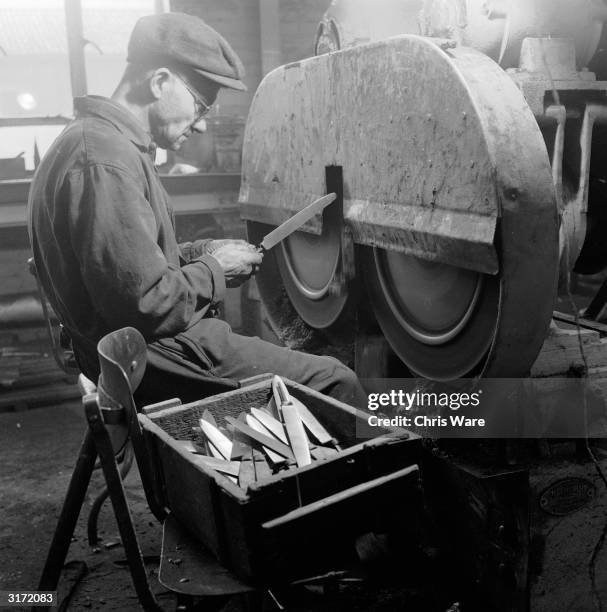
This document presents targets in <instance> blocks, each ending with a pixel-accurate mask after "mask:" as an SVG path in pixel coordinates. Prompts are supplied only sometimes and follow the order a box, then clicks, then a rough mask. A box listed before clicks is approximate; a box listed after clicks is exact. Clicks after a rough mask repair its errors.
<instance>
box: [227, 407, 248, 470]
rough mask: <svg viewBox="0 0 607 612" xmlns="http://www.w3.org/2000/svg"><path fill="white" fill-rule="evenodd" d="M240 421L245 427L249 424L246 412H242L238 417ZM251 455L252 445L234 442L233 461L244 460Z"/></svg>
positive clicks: (240, 441) (241, 441)
mask: <svg viewBox="0 0 607 612" xmlns="http://www.w3.org/2000/svg"><path fill="white" fill-rule="evenodd" d="M238 420H239V421H240V422H241V423H243V424H244V425H246V424H247V415H246V413H244V412H241V413H240V414H239V415H238ZM250 455H251V445H250V444H247V443H246V442H244V441H243V440H232V456H231V459H232V461H234V460H235V459H244V458H245V457H248V456H250Z"/></svg>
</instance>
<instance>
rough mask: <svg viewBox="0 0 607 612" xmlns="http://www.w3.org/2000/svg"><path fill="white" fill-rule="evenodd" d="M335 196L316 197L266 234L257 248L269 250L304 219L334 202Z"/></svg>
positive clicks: (304, 220)
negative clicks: (316, 198)
mask: <svg viewBox="0 0 607 612" xmlns="http://www.w3.org/2000/svg"><path fill="white" fill-rule="evenodd" d="M336 197H337V195H336V194H335V193H329V194H327V195H326V196H323V197H322V198H318V200H314V202H312V203H311V204H308V205H307V206H306V207H305V208H303V209H302V210H300V211H299V212H298V213H296V214H294V215H293V216H292V217H291V218H290V219H287V220H286V221H285V222H284V223H281V224H280V225H279V226H278V227H277V228H276V229H273V230H272V231H271V232H270V233H269V234H266V235H265V236H264V238H263V240H262V241H261V244H260V245H259V248H260V249H261V250H263V251H269V250H270V249H271V248H272V247H275V246H276V245H277V244H278V243H279V242H280V241H281V240H284V239H285V238H286V237H287V236H289V235H290V234H292V233H293V232H296V231H297V230H298V229H299V228H300V227H301V226H302V225H303V224H304V223H305V222H306V221H309V220H310V219H311V218H312V217H313V216H314V215H316V214H318V213H319V212H321V211H322V210H323V209H324V208H325V207H327V206H328V205H329V204H331V202H334V201H335V198H336Z"/></svg>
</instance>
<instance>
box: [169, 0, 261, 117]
mask: <svg viewBox="0 0 607 612" xmlns="http://www.w3.org/2000/svg"><path fill="white" fill-rule="evenodd" d="M170 6H171V10H173V11H181V12H184V13H189V14H191V15H197V16H198V17H201V18H202V19H204V20H205V21H206V22H207V23H208V24H209V25H210V26H212V27H213V28H215V29H216V30H217V31H218V32H219V33H220V34H221V35H222V36H223V37H225V38H226V40H228V41H229V43H230V45H232V47H233V48H234V50H235V51H236V53H238V56H239V57H240V58H241V60H242V62H243V64H244V67H245V71H246V77H245V79H244V81H245V83H246V85H247V87H248V88H249V91H247V92H237V91H231V90H229V89H224V90H223V91H222V92H221V93H220V97H219V100H218V102H219V114H222V115H224V114H226V115H241V116H243V117H246V115H247V112H248V109H249V104H250V103H251V99H252V98H253V94H254V93H255V89H256V88H257V85H258V84H259V81H260V80H261V61H260V57H261V43H260V40H259V3H258V2H257V0H204V2H201V1H200V0H171V4H170Z"/></svg>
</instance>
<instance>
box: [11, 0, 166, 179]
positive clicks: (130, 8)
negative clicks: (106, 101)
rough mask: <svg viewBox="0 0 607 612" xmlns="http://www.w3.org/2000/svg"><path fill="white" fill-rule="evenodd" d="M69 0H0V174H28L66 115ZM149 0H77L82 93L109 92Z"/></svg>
mask: <svg viewBox="0 0 607 612" xmlns="http://www.w3.org/2000/svg"><path fill="white" fill-rule="evenodd" d="M74 4H75V3H74V2H73V1H71V0H0V74H2V82H1V83H0V180H7V179H21V178H28V177H30V176H31V175H32V174H33V171H34V170H35V167H36V164H37V162H38V160H39V159H40V157H41V156H42V155H43V154H44V153H45V152H46V150H47V149H48V147H49V146H50V144H51V143H52V142H53V140H54V139H55V138H56V136H57V135H58V134H59V133H60V132H61V130H62V129H63V128H64V126H65V124H66V123H67V122H68V121H69V120H70V118H71V117H72V116H73V104H72V91H73V90H72V85H73V83H72V80H71V78H70V61H69V52H68V24H67V23H66V9H67V10H68V11H70V10H72V8H73V6H74ZM161 4H162V3H159V2H157V1H156V2H155V1H154V0H129V2H124V1H123V0H81V15H82V37H83V38H84V41H85V45H84V62H85V67H86V71H85V73H84V74H85V80H86V82H85V83H84V84H83V87H85V88H86V91H87V93H96V94H101V95H110V94H111V93H112V88H113V87H114V86H115V85H116V83H117V80H118V78H119V76H120V73H121V71H122V69H123V68H124V62H125V58H126V46H127V41H128V37H129V34H130V31H131V30H132V27H133V25H134V24H135V21H136V20H137V19H138V18H139V17H141V16H142V15H145V14H149V13H153V12H155V11H156V9H157V8H158V7H159V6H161Z"/></svg>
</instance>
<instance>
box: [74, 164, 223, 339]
mask: <svg viewBox="0 0 607 612" xmlns="http://www.w3.org/2000/svg"><path fill="white" fill-rule="evenodd" d="M66 180H67V189H69V202H70V211H69V222H70V234H69V238H70V241H71V246H72V248H73V250H74V253H75V255H76V257H77V259H78V261H79V263H80V269H81V273H82V277H83V278H84V282H85V284H86V287H87V290H88V292H89V294H90V296H91V299H92V301H93V303H94V305H95V308H96V310H97V311H98V314H99V315H100V316H101V317H102V318H103V319H104V320H105V321H106V322H107V324H108V326H110V327H113V328H118V327H124V326H127V325H131V326H133V327H135V328H137V329H138V330H139V331H141V333H142V334H143V335H144V336H145V337H146V339H148V340H151V339H155V338H159V337H164V336H172V335H174V334H176V333H179V332H181V331H184V330H185V329H187V328H189V327H190V326H192V325H194V324H195V323H197V322H198V321H199V320H200V319H201V318H202V317H203V316H204V315H205V314H206V313H207V311H208V310H209V308H210V307H211V306H213V305H215V304H217V303H219V302H220V301H221V300H222V299H223V296H224V294H225V279H224V275H223V271H222V269H221V267H220V265H219V263H218V262H217V261H216V260H215V259H214V258H213V257H211V256H210V255H201V256H200V257H197V258H194V259H192V260H191V261H190V263H187V264H186V265H183V266H181V267H180V266H179V265H177V264H171V263H169V261H167V259H166V257H165V255H164V253H163V251H162V249H161V248H160V246H159V245H158V241H159V236H160V231H161V229H160V228H159V227H158V222H157V220H156V215H155V214H154V210H153V209H152V206H151V204H150V202H149V201H148V200H147V199H146V196H145V190H144V188H142V185H141V181H138V180H137V179H136V178H134V177H132V176H131V175H130V174H129V172H128V171H127V170H125V169H123V168H121V167H119V166H114V165H111V164H93V165H88V166H86V167H84V168H82V169H79V170H75V171H72V172H71V173H69V174H68V176H67V179H66ZM177 259H178V257H177V256H176V257H175V260H176V261H177Z"/></svg>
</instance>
